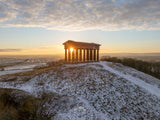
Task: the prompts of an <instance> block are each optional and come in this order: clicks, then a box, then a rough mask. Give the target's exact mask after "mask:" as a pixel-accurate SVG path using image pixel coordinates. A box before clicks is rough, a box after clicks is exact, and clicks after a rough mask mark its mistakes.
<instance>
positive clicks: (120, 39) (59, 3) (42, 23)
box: [0, 0, 160, 55]
mask: <svg viewBox="0 0 160 120" xmlns="http://www.w3.org/2000/svg"><path fill="white" fill-rule="evenodd" d="M66 40H75V41H83V42H95V43H99V44H101V45H102V46H101V51H100V52H101V53H152V52H160V0H0V55H32V54H34V55H36V54H62V53H63V52H64V48H63V45H62V43H63V42H65V41H66Z"/></svg>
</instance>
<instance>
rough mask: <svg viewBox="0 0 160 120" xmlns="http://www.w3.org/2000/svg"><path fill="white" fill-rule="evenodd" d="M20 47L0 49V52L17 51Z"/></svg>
mask: <svg viewBox="0 0 160 120" xmlns="http://www.w3.org/2000/svg"><path fill="white" fill-rule="evenodd" d="M19 51H22V49H0V52H19Z"/></svg>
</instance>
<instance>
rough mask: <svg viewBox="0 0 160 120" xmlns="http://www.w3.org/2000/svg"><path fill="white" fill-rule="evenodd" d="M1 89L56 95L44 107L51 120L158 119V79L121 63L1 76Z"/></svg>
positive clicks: (159, 96)
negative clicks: (25, 74) (26, 74)
mask: <svg viewBox="0 0 160 120" xmlns="http://www.w3.org/2000/svg"><path fill="white" fill-rule="evenodd" d="M13 78H14V79H13ZM24 78H27V79H24ZM0 87H1V88H15V89H20V90H24V91H26V92H29V93H31V94H33V95H35V96H36V97H38V96H40V95H41V94H42V93H56V94H57V95H58V96H59V97H56V98H55V96H54V95H53V96H49V98H50V100H49V101H46V103H45V105H44V107H45V108H46V109H45V111H44V112H47V113H48V114H52V115H53V113H55V114H54V115H53V117H52V119H54V120H62V119H63V120H78V119H80V120H93V119H94V120H110V119H117V120H118V119H123V120H128V119H154V120H158V119H160V80H159V79H156V78H154V77H152V76H149V75H147V74H144V73H142V72H139V71H137V70H135V69H132V68H129V67H126V66H123V65H121V64H113V63H111V62H100V63H84V64H77V65H76V64H75V65H69V64H68V65H61V66H58V67H56V68H54V69H51V70H48V71H44V72H43V73H41V74H35V75H30V76H29V75H28V76H18V75H17V76H5V77H1V78H0ZM55 100H56V102H55Z"/></svg>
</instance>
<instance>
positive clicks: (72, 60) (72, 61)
mask: <svg viewBox="0 0 160 120" xmlns="http://www.w3.org/2000/svg"><path fill="white" fill-rule="evenodd" d="M72 62H74V49H73V51H72Z"/></svg>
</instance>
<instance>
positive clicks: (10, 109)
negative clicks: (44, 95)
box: [0, 88, 50, 120]
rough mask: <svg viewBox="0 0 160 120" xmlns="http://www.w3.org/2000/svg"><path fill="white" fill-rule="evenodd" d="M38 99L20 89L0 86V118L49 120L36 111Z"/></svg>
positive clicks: (3, 119)
mask: <svg viewBox="0 0 160 120" xmlns="http://www.w3.org/2000/svg"><path fill="white" fill-rule="evenodd" d="M40 100H41V99H39V98H35V97H33V96H31V95H29V94H28V93H26V92H24V91H21V90H16V89H4V88H0V120H50V117H49V116H45V115H44V114H43V115H42V114H40V113H39V112H38V111H39V109H41V106H39V105H40V104H41V101H40ZM41 111H42V110H41Z"/></svg>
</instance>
